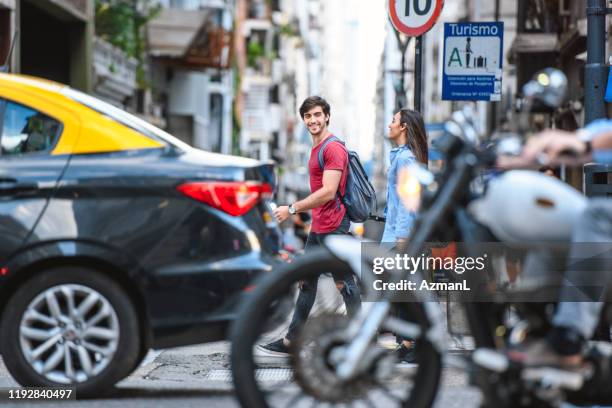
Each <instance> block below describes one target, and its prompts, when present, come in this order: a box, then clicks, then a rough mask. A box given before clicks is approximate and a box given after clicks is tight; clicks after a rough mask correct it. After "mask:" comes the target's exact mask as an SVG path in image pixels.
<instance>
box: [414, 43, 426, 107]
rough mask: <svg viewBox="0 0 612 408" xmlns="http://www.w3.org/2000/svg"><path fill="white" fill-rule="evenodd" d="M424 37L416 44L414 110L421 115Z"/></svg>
mask: <svg viewBox="0 0 612 408" xmlns="http://www.w3.org/2000/svg"><path fill="white" fill-rule="evenodd" d="M423 36H424V35H420V36H418V37H417V38H416V43H415V44H414V45H415V47H414V64H415V66H414V110H415V111H417V112H419V113H421V111H422V109H423V104H422V102H421V98H422V94H423V89H422V87H423Z"/></svg>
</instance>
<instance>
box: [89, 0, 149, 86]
mask: <svg viewBox="0 0 612 408" xmlns="http://www.w3.org/2000/svg"><path fill="white" fill-rule="evenodd" d="M160 10H161V7H160V6H159V4H157V2H156V1H154V0H96V3H95V25H96V35H97V36H98V37H100V38H102V39H103V40H105V41H107V42H109V43H111V44H112V45H114V46H115V47H117V48H119V49H121V50H122V51H123V52H125V53H126V54H127V55H128V56H130V57H133V58H136V60H137V61H138V67H137V69H136V80H137V82H138V86H139V87H140V88H144V87H146V78H145V69H144V64H145V60H146V54H145V51H146V32H145V27H146V25H147V23H148V22H149V21H151V20H152V19H153V18H155V16H157V14H158V13H159V11H160Z"/></svg>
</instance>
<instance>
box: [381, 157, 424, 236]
mask: <svg viewBox="0 0 612 408" xmlns="http://www.w3.org/2000/svg"><path fill="white" fill-rule="evenodd" d="M390 157H391V165H390V166H389V172H388V174H387V207H386V208H385V216H386V217H387V221H386V223H385V231H384V233H383V237H382V242H389V243H395V242H397V240H398V239H400V238H407V237H408V234H409V233H410V228H411V227H412V223H413V221H414V218H415V216H416V214H415V213H414V212H411V211H408V210H407V209H406V208H405V207H404V206H403V205H402V203H401V201H400V198H399V196H398V194H397V176H398V173H399V170H400V169H401V168H402V167H406V166H408V165H409V164H411V163H413V162H414V161H415V160H416V158H415V157H414V154H413V153H412V151H411V150H410V148H409V147H408V145H402V146H398V147H396V148H395V149H392V150H391V153H390Z"/></svg>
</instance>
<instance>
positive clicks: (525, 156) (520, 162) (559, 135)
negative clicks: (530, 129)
mask: <svg viewBox="0 0 612 408" xmlns="http://www.w3.org/2000/svg"><path fill="white" fill-rule="evenodd" d="M586 149H587V147H586V144H585V143H584V142H583V141H582V140H580V139H579V138H578V137H577V136H576V134H575V133H572V132H567V131H564V130H558V129H554V130H553V129H551V130H545V131H544V132H542V133H540V134H538V135H536V136H534V137H532V138H531V139H529V140H528V141H527V144H526V145H525V148H524V149H523V153H522V154H521V155H520V156H499V157H498V158H497V167H500V168H503V169H516V168H533V167H534V166H535V167H537V166H542V165H558V164H567V165H570V166H575V165H578V164H580V163H584V162H586V161H587V160H588V159H589V155H587V154H586V153H587V151H586ZM566 153H574V154H575V155H576V156H577V157H574V158H566V159H564V158H563V157H561V156H562V154H566Z"/></svg>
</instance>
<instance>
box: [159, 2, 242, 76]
mask: <svg viewBox="0 0 612 408" xmlns="http://www.w3.org/2000/svg"><path fill="white" fill-rule="evenodd" d="M212 11H213V10H212V9H211V10H182V9H163V10H162V11H161V12H160V14H159V15H158V16H157V17H156V18H155V19H154V20H152V21H151V22H149V24H148V25H147V36H148V42H149V55H151V56H152V57H154V58H157V59H160V60H163V61H164V62H167V63H169V64H173V65H179V66H184V67H186V68H194V69H199V68H228V67H229V62H230V55H229V54H230V49H231V33H229V32H227V31H225V30H224V29H223V28H222V27H219V26H218V25H216V24H214V23H213V20H212V18H211V12H212Z"/></svg>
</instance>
